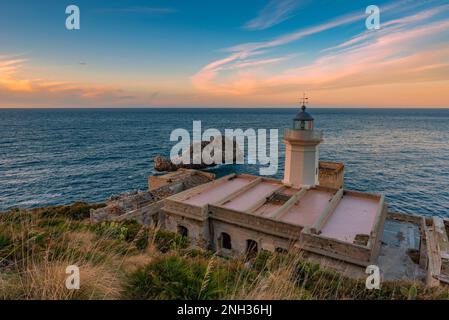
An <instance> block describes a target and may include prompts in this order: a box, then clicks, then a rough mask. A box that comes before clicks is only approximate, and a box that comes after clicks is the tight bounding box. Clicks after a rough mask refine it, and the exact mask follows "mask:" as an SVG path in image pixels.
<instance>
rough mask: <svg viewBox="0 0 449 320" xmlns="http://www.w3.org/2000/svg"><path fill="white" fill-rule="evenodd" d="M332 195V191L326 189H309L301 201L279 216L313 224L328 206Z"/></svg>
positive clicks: (288, 221)
mask: <svg viewBox="0 0 449 320" xmlns="http://www.w3.org/2000/svg"><path fill="white" fill-rule="evenodd" d="M332 196H333V193H332V192H328V191H324V190H315V189H311V190H307V192H306V194H305V195H304V196H302V197H301V198H300V199H299V201H297V202H296V203H295V204H294V205H293V206H292V207H291V208H290V209H289V210H288V211H287V212H285V213H284V214H283V215H281V216H280V217H279V220H281V221H283V222H287V223H292V224H297V225H300V226H311V225H313V224H314V223H315V221H316V219H317V218H318V217H319V216H320V214H321V213H322V212H323V210H324V209H325V208H326V206H327V205H328V203H329V200H330V199H332Z"/></svg>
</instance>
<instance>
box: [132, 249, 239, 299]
mask: <svg viewBox="0 0 449 320" xmlns="http://www.w3.org/2000/svg"><path fill="white" fill-rule="evenodd" d="M239 271H242V269H239V268H238V267H237V268H236V267H235V264H234V266H232V264H228V263H227V261H223V260H220V259H219V258H217V257H215V256H213V257H212V258H211V259H204V258H201V257H197V258H189V257H186V256H179V255H177V254H170V255H163V256H159V257H157V258H155V259H154V260H153V261H152V262H151V263H150V264H148V265H147V266H145V267H142V268H140V269H138V270H137V271H135V272H133V273H132V274H131V275H130V277H129V283H128V286H127V296H128V298H131V299H161V300H173V299H183V300H197V299H200V300H203V299H205V300H206V299H220V298H224V297H225V296H226V293H227V292H228V291H230V290H231V289H233V288H235V286H236V283H237V280H238V278H239V276H240V272H239ZM243 271H244V272H246V271H245V270H243Z"/></svg>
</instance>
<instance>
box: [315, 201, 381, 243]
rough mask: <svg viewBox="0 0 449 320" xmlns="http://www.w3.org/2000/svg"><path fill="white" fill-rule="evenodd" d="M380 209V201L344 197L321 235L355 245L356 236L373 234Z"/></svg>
mask: <svg viewBox="0 0 449 320" xmlns="http://www.w3.org/2000/svg"><path fill="white" fill-rule="evenodd" d="M378 207H379V200H378V199H374V198H365V197H357V196H354V195H344V196H343V198H342V199H341V200H340V201H339V203H338V205H337V207H336V208H335V210H334V212H333V213H332V215H331V216H330V217H329V219H328V220H327V222H326V224H325V225H324V227H323V228H322V229H321V235H322V236H324V237H327V238H333V239H338V240H341V241H345V242H350V243H353V242H354V239H355V237H356V235H358V234H363V235H369V234H370V233H371V230H372V228H373V224H374V221H375V219H376V214H377V209H378Z"/></svg>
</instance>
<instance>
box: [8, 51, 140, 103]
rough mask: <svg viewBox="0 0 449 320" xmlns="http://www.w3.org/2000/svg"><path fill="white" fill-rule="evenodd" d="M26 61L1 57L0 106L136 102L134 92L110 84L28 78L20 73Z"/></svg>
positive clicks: (23, 71)
mask: <svg viewBox="0 0 449 320" xmlns="http://www.w3.org/2000/svg"><path fill="white" fill-rule="evenodd" d="M27 62H28V60H27V59H23V58H7V57H0V96H1V97H2V99H0V107H14V106H21V107H27V106H52V105H54V106H60V107H61V106H91V105H100V104H103V105H108V106H114V105H120V104H122V103H123V101H125V102H126V103H134V102H136V103H137V101H135V100H136V99H137V98H136V97H135V96H133V95H131V94H129V93H127V92H125V91H124V90H122V89H120V88H115V87H112V86H107V85H101V84H85V83H84V84H82V83H76V82H71V81H50V80H46V79H39V78H37V79H36V78H27V77H25V76H23V74H25V73H26V63H27ZM139 103H140V102H139Z"/></svg>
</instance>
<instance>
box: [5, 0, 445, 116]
mask: <svg viewBox="0 0 449 320" xmlns="http://www.w3.org/2000/svg"><path fill="white" fill-rule="evenodd" d="M70 4H75V5H77V6H78V7H79V8H80V10H81V30H76V31H68V30H66V28H65V19H66V16H67V15H66V14H65V8H66V6H67V5H70ZM371 4H375V5H377V6H379V8H380V9H381V25H382V24H384V25H385V27H382V29H381V30H380V31H370V30H367V29H366V27H365V19H366V17H367V15H366V14H365V9H366V7H367V6H368V5H371ZM448 12H449V8H448V6H447V1H415V0H414V1H411V0H409V1H407V0H402V1H401V0H399V1H377V0H376V1H375V2H373V1H363V0H360V1H348V0H334V1H324V0H316V1H312V0H259V1H248V0H246V1H233V0H228V1H210V0H209V1H204V0H195V1H187V0H183V1H174V0H173V1H172V0H165V1H142V0H139V1H138V0H133V1H97V0H78V1H76V0H73V1H60V0H42V1H31V0H28V1H24V0H16V1H2V2H1V3H0V15H1V19H0V39H1V42H0V95H1V96H2V98H3V99H2V102H1V103H0V107H42V106H48V107H64V106H70V107H73V106H80V107H83V106H86V107H89V106H168V107H169V106H211V107H213V106H235V107H239V106H278V105H279V106H289V105H294V104H296V103H297V97H298V96H299V95H300V94H301V92H303V91H307V92H309V95H312V96H314V99H313V100H315V101H316V102H317V104H318V105H322V106H352V105H354V106H375V107H384V106H385V107H386V106H403V107H407V106H410V107H412V106H436V107H448V106H449V97H448V96H447V94H446V95H445V94H444V91H445V90H444V88H448V87H447V84H448V83H449V82H447V81H448V79H447V76H445V72H443V71H446V70H447V63H448V59H445V57H444V55H443V54H441V56H440V55H438V54H437V53H438V52H440V53H441V52H444V50H446V49H448V39H449V35H448V31H447V30H448V28H447V27H446V25H445V23H446V22H447V21H448V20H449V19H448V17H449V15H448ZM401 34H403V35H407V36H401ZM385 41H391V45H390V44H389V43H388V46H385V45H384V43H385ZM362 49H364V51H363V50H362ZM371 52H372V54H373V55H378V56H379V58H378V60H376V59H365V57H366V56H367V55H370V54H371ZM445 56H446V57H447V55H445ZM429 58H431V59H434V60H432V61H430V62H434V63H430V62H429ZM346 60H347V61H346ZM406 60H407V61H406ZM387 62H388V63H389V65H388V66H387V65H385V64H386V63H387ZM345 63H346V64H345ZM354 65H355V66H357V68H356V67H355V66H354ZM376 65H378V66H380V67H379V68H378V67H376ZM382 68H384V69H385V70H386V71H388V72H387V73H385V77H384V79H382V78H379V77H378V76H377V75H376V72H377V71H379V70H383V69H382ZM406 68H408V69H406ZM348 70H349V71H350V72H349V71H348ZM389 70H392V71H389ZM407 70H416V72H414V73H413V74H410V73H409V72H408V71H407ZM393 71H394V72H393ZM406 71H407V72H406ZM411 80H414V81H411ZM413 83H414V84H413ZM388 85H389V86H388ZM432 88H434V89H432ZM398 90H403V91H404V93H403V94H402V95H401V98H395V96H393V94H394V93H395V92H398ZM433 90H435V91H433ZM410 91H413V92H416V93H415V94H412V95H411V96H410V97H409V98H408V99H407V94H408V92H410ZM448 91H449V90H448ZM418 93H420V94H422V95H419V97H421V96H425V97H427V96H428V97H429V99H424V98H422V99H417V94H418ZM348 95H353V97H354V98H352V99H349V98H348ZM382 96H383V97H384V98H383V99H381V98H379V97H382ZM431 97H433V98H431ZM393 98H395V99H393ZM430 98H431V99H430ZM313 100H312V101H313ZM391 104H393V105H391Z"/></svg>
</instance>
